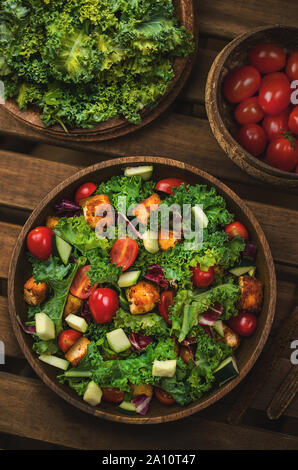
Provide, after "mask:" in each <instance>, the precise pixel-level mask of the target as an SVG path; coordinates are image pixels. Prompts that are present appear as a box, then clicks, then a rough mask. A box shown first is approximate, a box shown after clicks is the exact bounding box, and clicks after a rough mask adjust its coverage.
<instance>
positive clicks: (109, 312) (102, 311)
mask: <svg viewBox="0 0 298 470" xmlns="http://www.w3.org/2000/svg"><path fill="white" fill-rule="evenodd" d="M89 308H90V311H91V314H92V317H93V319H94V321H95V322H96V323H109V322H110V321H112V319H113V317H114V316H115V314H116V312H117V310H118V308H119V298H118V295H117V293H116V292H115V291H114V290H113V289H110V288H108V287H103V288H99V289H96V290H95V291H93V292H92V294H91V295H90V297H89Z"/></svg>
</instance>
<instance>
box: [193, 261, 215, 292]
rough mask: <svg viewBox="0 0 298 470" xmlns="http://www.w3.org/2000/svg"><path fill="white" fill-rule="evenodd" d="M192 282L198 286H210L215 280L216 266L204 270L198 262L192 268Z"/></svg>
mask: <svg viewBox="0 0 298 470" xmlns="http://www.w3.org/2000/svg"><path fill="white" fill-rule="evenodd" d="M192 271H193V275H192V278H191V280H192V283H193V284H194V285H195V286H196V287H208V286H210V284H211V283H212V282H213V279H214V268H213V266H211V267H210V268H209V269H208V271H203V270H202V269H201V268H200V264H199V263H198V264H197V266H196V267H195V268H194V269H193V270H192Z"/></svg>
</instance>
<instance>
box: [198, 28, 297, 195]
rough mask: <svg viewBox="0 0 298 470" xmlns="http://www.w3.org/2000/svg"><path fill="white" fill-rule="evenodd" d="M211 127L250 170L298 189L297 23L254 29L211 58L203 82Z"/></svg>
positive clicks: (231, 155) (231, 154)
mask: <svg viewBox="0 0 298 470" xmlns="http://www.w3.org/2000/svg"><path fill="white" fill-rule="evenodd" d="M206 109H207V114H208V118H209V122H210V126H211V130H212V132H213V134H214V136H215V138H216V139H217V141H218V143H219V145H220V146H221V147H222V149H223V150H224V151H225V152H226V154H227V155H228V157H229V158H230V159H231V160H233V161H234V163H236V164H237V165H238V166H240V167H241V168H242V169H243V170H245V171H246V172H247V173H249V174H250V175H252V176H254V177H256V178H258V179H260V180H262V181H265V182H267V183H271V184H274V185H277V186H283V187H287V188H288V189H298V28H295V27H288V26H282V25H276V26H268V27H261V28H257V29H255V30H253V31H250V32H248V33H245V34H243V35H241V36H239V37H237V38H236V39H234V40H233V41H232V42H230V43H229V44H228V45H227V46H226V47H225V48H224V49H223V50H222V51H221V52H220V53H219V55H218V56H217V57H216V59H215V61H214V62H213V65H212V67H211V69H210V72H209V75H208V79H207V85H206Z"/></svg>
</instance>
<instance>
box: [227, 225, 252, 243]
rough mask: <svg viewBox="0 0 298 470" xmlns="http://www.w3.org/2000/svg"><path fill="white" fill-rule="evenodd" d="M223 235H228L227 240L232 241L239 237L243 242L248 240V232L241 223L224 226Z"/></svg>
mask: <svg viewBox="0 0 298 470" xmlns="http://www.w3.org/2000/svg"><path fill="white" fill-rule="evenodd" d="M225 233H226V234H227V235H228V238H229V240H232V238H234V237H241V238H244V240H248V239H249V236H248V231H247V230H246V227H245V226H244V225H243V224H242V223H241V222H231V223H230V224H228V225H226V226H225Z"/></svg>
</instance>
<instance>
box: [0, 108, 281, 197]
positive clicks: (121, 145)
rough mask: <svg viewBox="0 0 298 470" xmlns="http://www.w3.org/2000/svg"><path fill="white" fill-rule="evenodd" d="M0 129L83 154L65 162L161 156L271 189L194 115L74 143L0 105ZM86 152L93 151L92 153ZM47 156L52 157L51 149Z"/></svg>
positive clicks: (172, 117) (171, 117)
mask: <svg viewBox="0 0 298 470" xmlns="http://www.w3.org/2000/svg"><path fill="white" fill-rule="evenodd" d="M0 129H3V131H5V132H7V133H8V134H13V135H19V136H23V137H24V138H28V139H33V140H34V139H35V140H38V141H39V142H43V143H48V144H55V145H60V146H65V147H69V148H73V149H76V150H82V151H83V152H84V154H85V155H84V156H83V155H79V154H78V155H77V156H76V159H75V160H72V161H71V162H69V163H71V164H74V165H80V166H87V165H90V164H92V163H95V162H97V161H100V160H104V159H106V158H107V157H114V156H121V155H155V156H164V157H170V158H175V159H178V160H182V161H185V162H187V163H190V164H192V165H195V166H197V167H199V168H202V169H204V170H205V171H207V172H209V173H211V174H213V175H214V176H216V177H218V178H220V179H224V180H227V181H232V182H236V183H237V184H242V185H244V184H248V185H252V183H253V185H254V186H258V187H261V188H263V189H264V191H265V190H268V191H271V187H270V185H266V184H265V183H261V182H259V181H258V180H254V179H252V178H251V177H250V176H249V175H247V174H246V173H244V172H243V171H242V170H240V168H238V167H237V166H236V165H235V164H234V163H233V162H232V161H231V160H229V158H227V156H226V155H225V153H224V152H223V151H222V150H221V148H220V147H219V145H218V144H217V142H216V140H215V138H214V136H213V134H212V132H211V130H210V127H209V123H208V121H206V120H204V119H199V118H196V117H191V116H184V115H181V114H176V113H169V112H167V113H164V114H163V116H161V117H160V118H158V119H157V120H156V121H154V122H153V123H151V124H150V125H148V126H146V127H145V128H143V129H140V130H138V131H136V132H135V133H133V134H131V135H128V136H124V137H121V138H118V139H113V140H111V141H106V142H92V143H87V142H81V143H78V142H67V141H62V140H61V141H60V140H53V139H51V138H48V137H45V136H44V135H42V134H39V133H37V132H35V131H32V130H31V129H29V128H28V127H25V126H24V125H22V124H20V123H19V122H18V121H17V120H15V119H14V118H12V117H11V116H9V115H7V114H5V112H4V111H3V109H0ZM90 152H96V155H92V154H91V153H90ZM51 159H52V160H55V159H56V157H55V151H54V150H53V156H52V158H51ZM59 160H60V159H59ZM279 191H280V192H282V190H279ZM284 191H285V190H284ZM272 192H273V191H272Z"/></svg>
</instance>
